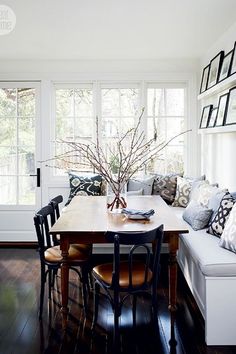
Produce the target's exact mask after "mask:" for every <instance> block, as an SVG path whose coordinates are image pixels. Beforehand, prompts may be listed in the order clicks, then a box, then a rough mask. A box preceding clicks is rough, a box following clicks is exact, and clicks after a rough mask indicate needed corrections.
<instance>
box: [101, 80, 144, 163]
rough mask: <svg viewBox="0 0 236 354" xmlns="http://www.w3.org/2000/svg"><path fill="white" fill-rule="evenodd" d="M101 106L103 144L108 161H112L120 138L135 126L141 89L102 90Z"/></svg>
mask: <svg viewBox="0 0 236 354" xmlns="http://www.w3.org/2000/svg"><path fill="white" fill-rule="evenodd" d="M101 106H102V114H101V134H102V143H103V146H105V147H107V149H106V154H107V157H108V159H111V158H112V157H111V154H112V151H113V150H115V145H116V142H117V139H118V137H119V136H120V135H122V134H123V133H125V132H126V131H127V130H128V129H130V128H133V127H134V125H135V120H136V117H137V114H138V107H139V89H138V88H135V87H129V88H122V86H121V87H120V88H119V87H117V88H114V87H113V88H102V89H101ZM108 146H109V148H108ZM114 163H115V161H114Z"/></svg>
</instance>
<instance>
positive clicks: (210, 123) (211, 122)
mask: <svg viewBox="0 0 236 354" xmlns="http://www.w3.org/2000/svg"><path fill="white" fill-rule="evenodd" d="M217 112H218V107H216V108H213V109H212V110H211V113H210V118H209V119H208V125H207V128H213V127H214V126H215V123H216V116H217Z"/></svg>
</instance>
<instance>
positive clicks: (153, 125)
mask: <svg viewBox="0 0 236 354" xmlns="http://www.w3.org/2000/svg"><path fill="white" fill-rule="evenodd" d="M155 133H156V134H157V142H160V141H164V140H165V137H166V118H148V119H147V138H148V140H150V139H153V138H154V134H155Z"/></svg>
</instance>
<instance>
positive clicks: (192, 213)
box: [183, 200, 212, 231]
mask: <svg viewBox="0 0 236 354" xmlns="http://www.w3.org/2000/svg"><path fill="white" fill-rule="evenodd" d="M211 214H212V209H208V208H205V207H203V206H202V205H201V204H197V203H196V202H195V201H194V200H192V201H191V202H190V203H189V204H188V206H187V208H186V209H185V210H184V212H183V219H184V220H185V221H187V223H188V224H189V225H191V226H192V228H193V230H195V231H196V230H201V229H204V227H206V226H207V224H208V221H209V219H210V217H211Z"/></svg>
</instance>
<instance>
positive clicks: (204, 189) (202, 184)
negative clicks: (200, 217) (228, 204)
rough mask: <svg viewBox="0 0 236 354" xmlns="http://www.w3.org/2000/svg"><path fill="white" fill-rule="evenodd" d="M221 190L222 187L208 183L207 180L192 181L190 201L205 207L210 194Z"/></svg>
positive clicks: (207, 204) (210, 196)
mask: <svg viewBox="0 0 236 354" xmlns="http://www.w3.org/2000/svg"><path fill="white" fill-rule="evenodd" d="M223 191H224V190H223V189H220V188H218V187H217V186H216V185H212V184H209V181H199V182H196V183H193V186H192V191H191V194H190V201H192V200H194V201H195V202H197V203H198V204H201V205H202V206H204V207H206V208H207V207H208V206H209V200H210V199H211V198H212V196H213V195H216V194H218V193H222V192H223Z"/></svg>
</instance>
